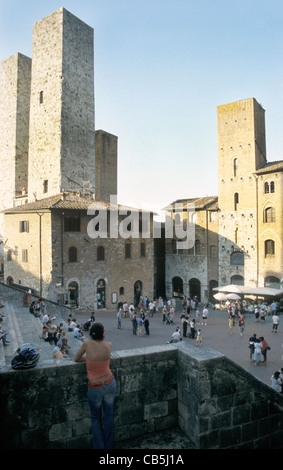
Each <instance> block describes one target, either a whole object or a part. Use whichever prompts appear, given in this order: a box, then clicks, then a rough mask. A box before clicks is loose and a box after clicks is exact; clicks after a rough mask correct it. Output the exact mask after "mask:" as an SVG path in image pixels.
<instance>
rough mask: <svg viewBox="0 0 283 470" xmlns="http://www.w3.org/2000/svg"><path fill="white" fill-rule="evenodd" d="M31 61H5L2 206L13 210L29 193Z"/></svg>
mask: <svg viewBox="0 0 283 470" xmlns="http://www.w3.org/2000/svg"><path fill="white" fill-rule="evenodd" d="M30 77H31V59H30V58H29V57H26V56H24V55H22V54H18V53H17V54H14V55H12V56H11V57H9V58H8V59H6V60H3V61H2V62H1V91H0V96H1V98H0V159H1V172H0V186H1V191H0V205H1V209H2V210H3V209H4V208H8V207H13V205H14V204H15V198H16V197H19V196H21V195H22V193H23V192H26V191H27V184H28V171H27V162H28V138H29V101H30Z"/></svg>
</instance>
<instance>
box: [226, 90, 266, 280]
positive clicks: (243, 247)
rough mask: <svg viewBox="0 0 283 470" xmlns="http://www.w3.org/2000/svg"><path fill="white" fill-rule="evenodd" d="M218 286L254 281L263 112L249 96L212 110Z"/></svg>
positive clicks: (263, 154)
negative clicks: (215, 133) (215, 135)
mask: <svg viewBox="0 0 283 470" xmlns="http://www.w3.org/2000/svg"><path fill="white" fill-rule="evenodd" d="M217 125H218V201H219V209H220V213H219V283H220V285H224V284H230V283H233V284H235V283H242V284H245V285H248V286H252V287H253V286H255V285H256V283H257V269H258V266H257V262H255V260H256V253H257V183H256V178H255V172H256V170H258V169H259V168H260V167H262V166H263V165H264V164H265V163H266V143H265V111H264V110H263V108H262V107H261V106H260V105H259V104H258V103H257V101H256V100H255V99H254V98H251V99H247V100H241V101H237V102H235V103H229V104H226V105H222V106H218V108H217Z"/></svg>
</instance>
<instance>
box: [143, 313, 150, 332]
mask: <svg viewBox="0 0 283 470" xmlns="http://www.w3.org/2000/svg"><path fill="white" fill-rule="evenodd" d="M143 324H144V329H145V334H146V335H149V319H148V314H147V313H146V314H145V317H144V321H143Z"/></svg>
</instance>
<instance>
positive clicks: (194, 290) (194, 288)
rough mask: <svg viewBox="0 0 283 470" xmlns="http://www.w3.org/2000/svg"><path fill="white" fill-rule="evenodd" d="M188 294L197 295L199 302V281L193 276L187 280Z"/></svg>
mask: <svg viewBox="0 0 283 470" xmlns="http://www.w3.org/2000/svg"><path fill="white" fill-rule="evenodd" d="M189 288H190V296H191V297H197V298H198V300H199V302H200V301H201V284H200V281H199V280H198V279H197V278H195V277H193V278H192V279H190V281H189Z"/></svg>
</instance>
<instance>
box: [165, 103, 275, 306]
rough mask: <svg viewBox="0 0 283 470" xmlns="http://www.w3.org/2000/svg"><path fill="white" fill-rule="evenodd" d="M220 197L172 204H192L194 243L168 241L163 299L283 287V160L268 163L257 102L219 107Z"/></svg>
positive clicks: (260, 109) (174, 216)
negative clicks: (179, 246)
mask: <svg viewBox="0 0 283 470" xmlns="http://www.w3.org/2000/svg"><path fill="white" fill-rule="evenodd" d="M217 122H218V197H217V198H196V199H191V200H188V201H175V202H174V203H172V204H171V206H169V207H170V211H171V216H172V217H173V218H176V213H177V212H178V211H175V206H176V205H178V206H179V205H180V203H182V204H183V205H184V218H185V219H186V210H185V206H186V204H187V203H188V202H190V203H194V205H195V217H194V219H193V220H192V221H191V222H192V223H193V224H194V225H195V242H194V246H193V248H191V249H189V250H187V251H186V250H179V251H178V252H177V251H176V249H175V247H176V243H177V241H178V239H177V237H176V236H174V237H173V239H171V240H168V241H167V243H166V293H167V295H172V293H173V292H174V291H176V290H177V289H176V287H178V290H179V291H181V292H182V293H184V294H186V295H189V294H191V295H197V296H198V298H199V299H201V300H203V301H205V300H208V299H211V298H212V294H213V290H212V289H213V288H214V287H216V286H221V285H222V286H223V285H227V284H240V285H245V286H248V287H251V288H252V287H263V286H265V287H275V288H281V287H282V282H283V161H278V162H271V163H268V162H267V158H266V137H265V111H264V110H263V108H262V107H261V106H260V105H259V103H257V101H256V100H255V99H254V98H251V99H246V100H241V101H237V102H235V103H229V104H226V105H222V106H218V108H217Z"/></svg>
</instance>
